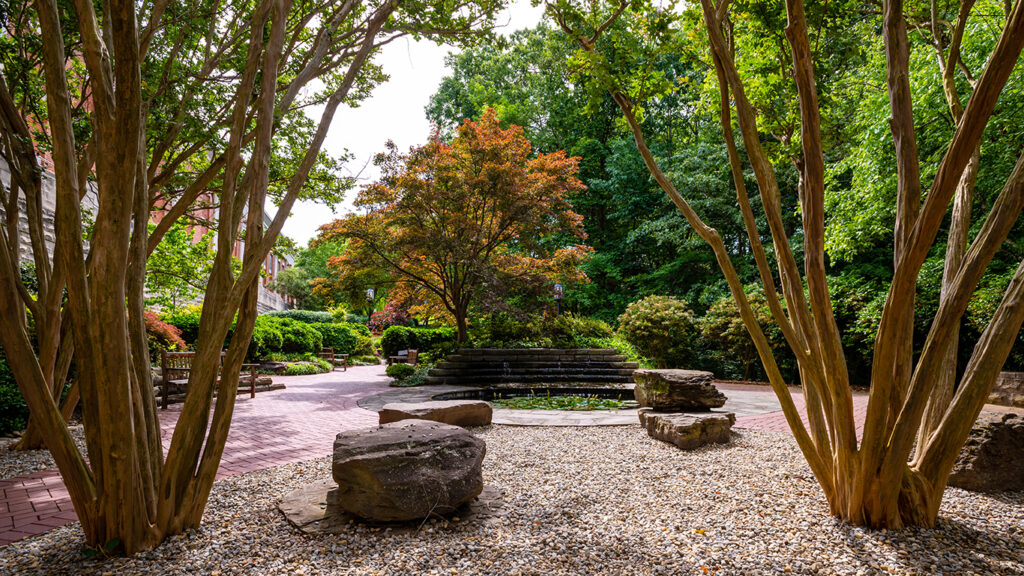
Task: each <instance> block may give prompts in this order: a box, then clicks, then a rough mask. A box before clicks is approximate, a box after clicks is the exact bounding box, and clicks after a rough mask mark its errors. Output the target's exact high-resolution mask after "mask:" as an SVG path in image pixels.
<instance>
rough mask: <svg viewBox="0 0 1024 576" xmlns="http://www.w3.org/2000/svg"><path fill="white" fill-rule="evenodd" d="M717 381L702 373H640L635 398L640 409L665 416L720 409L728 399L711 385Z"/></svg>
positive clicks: (689, 371) (635, 377) (707, 373)
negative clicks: (665, 413) (643, 408)
mask: <svg viewBox="0 0 1024 576" xmlns="http://www.w3.org/2000/svg"><path fill="white" fill-rule="evenodd" d="M714 377H715V375H714V374H712V373H711V372H703V371H699V370H637V371H636V372H634V373H633V379H634V380H635V381H636V388H635V389H634V394H635V395H636V401H637V402H639V403H640V405H641V406H644V407H647V408H653V409H655V410H659V411H663V412H691V411H697V412H700V411H706V410H711V409H712V408H721V407H722V406H723V405H724V404H725V401H726V400H727V398H726V397H725V394H722V393H721V392H719V391H718V389H717V388H715V387H714V385H712V384H711V381H712V380H713V379H714Z"/></svg>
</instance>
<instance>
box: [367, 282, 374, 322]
mask: <svg viewBox="0 0 1024 576" xmlns="http://www.w3.org/2000/svg"><path fill="white" fill-rule="evenodd" d="M374 296H376V292H374V291H373V288H367V289H366V321H367V323H369V321H370V316H373V298H374Z"/></svg>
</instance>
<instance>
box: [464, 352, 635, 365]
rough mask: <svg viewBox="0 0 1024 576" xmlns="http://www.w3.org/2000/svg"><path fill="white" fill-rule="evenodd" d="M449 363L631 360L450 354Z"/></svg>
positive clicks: (618, 359)
mask: <svg viewBox="0 0 1024 576" xmlns="http://www.w3.org/2000/svg"><path fill="white" fill-rule="evenodd" d="M447 360H448V361H449V362H470V363H475V364H476V363H488V362H499V363H500V362H509V363H512V362H515V363H519V362H625V361H627V360H629V358H627V357H626V356H624V355H622V354H522V355H500V354H494V355H486V356H480V355H470V354H450V355H449V356H448V358H447Z"/></svg>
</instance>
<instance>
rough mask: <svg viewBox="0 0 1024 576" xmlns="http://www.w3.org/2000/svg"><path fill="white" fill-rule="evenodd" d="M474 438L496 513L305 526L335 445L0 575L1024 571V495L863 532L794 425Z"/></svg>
mask: <svg viewBox="0 0 1024 576" xmlns="http://www.w3.org/2000/svg"><path fill="white" fill-rule="evenodd" d="M475 432H476V433H477V434H479V435H480V436H481V437H482V438H484V439H485V440H486V441H487V452H488V453H487V458H486V460H485V462H484V481H485V483H487V484H489V485H492V486H495V487H498V488H501V489H502V490H503V491H504V500H505V506H504V509H503V511H502V514H500V515H499V516H497V517H493V518H488V519H486V520H475V521H466V520H459V521H455V520H454V519H453V520H452V521H450V522H447V521H443V520H442V521H432V522H429V523H427V524H425V525H424V526H423V527H422V529H421V530H419V531H410V530H405V531H392V530H389V529H382V528H374V527H368V526H360V525H358V524H353V525H351V530H350V531H349V532H348V533H345V534H341V535H337V536H305V535H302V534H300V533H299V532H298V531H297V530H295V529H294V528H292V527H291V526H290V525H289V524H288V523H287V522H286V521H285V519H284V517H283V516H282V514H281V513H280V512H279V511H278V510H277V508H276V504H277V502H278V500H279V499H280V497H281V496H282V495H284V494H285V493H287V492H288V491H290V490H292V489H294V488H297V487H300V486H302V485H304V484H308V483H311V482H313V481H316V480H320V479H323V478H326V477H329V475H330V459H329V458H326V457H325V458H321V459H317V460H312V461H307V462H300V463H296V464H289V465H285V466H279V467H276V468H272V469H269V470H263V471H260V472H254V473H251V474H246V475H242V476H236V477H233V478H229V479H226V480H223V481H220V482H218V483H217V484H216V485H215V487H214V490H213V494H212V496H211V498H210V502H209V508H208V509H207V513H206V518H205V521H204V523H203V527H202V529H200V530H199V531H196V532H191V533H188V534H184V535H180V536H176V537H174V538H171V539H170V540H169V541H167V542H166V543H164V544H163V545H162V546H160V547H159V548H158V549H156V550H153V551H150V552H145V553H142V554H139V555H137V556H135V557H134V558H129V559H125V558H116V559H108V560H89V559H85V558H84V557H83V555H82V553H81V537H82V535H81V530H80V528H79V527H78V525H72V526H67V527H64V528H60V529H58V530H55V531H53V532H51V533H49V534H45V535H43V536H39V537H36V538H31V539H29V540H26V541H23V542H19V543H16V544H12V545H9V546H7V547H4V548H0V567H3V568H2V569H0V572H2V571H3V570H4V569H6V570H7V571H8V572H9V573H11V574H19V575H20V574H75V575H78V574H83V575H90V574H96V575H106V574H142V573H146V574H209V575H211V576H226V575H229V574H260V575H263V574H268V575H269V574H296V575H313V574H341V575H355V574H367V575H398V574H417V575H418V574H425V575H441V574H459V575H470V574H481V575H483V574H487V575H492V574H494V575H504V574H531V575H532V574H542V575H545V576H550V575H554V574H579V575H591V574H594V575H597V574H607V575H632V574H644V575H647V574H652V575H662V574H664V575H676V574H698V575H701V574H785V573H793V574H823V575H824V574H828V575H831V574H837V575H845V574H921V575H924V574H928V575H932V574H950V575H952V574H956V575H960V574H966V575H971V574H981V575H999V576H1004V575H1006V576H1010V575H1024V493H1006V494H1002V495H999V496H983V495H979V494H973V493H969V492H965V491H961V490H958V489H949V490H947V491H946V498H945V499H944V502H943V505H942V511H941V513H940V517H941V518H940V522H939V526H938V527H937V528H936V529H934V530H921V529H909V530H904V531H899V532H885V531H868V530H864V529H861V528H856V527H853V526H849V525H844V524H842V523H840V522H838V521H836V520H835V519H833V518H832V517H831V516H829V515H828V511H827V508H826V505H825V501H824V498H823V497H822V494H821V491H820V489H819V488H818V486H817V484H816V483H815V482H814V480H813V478H812V477H811V473H810V471H809V469H808V468H807V466H806V464H804V461H803V458H802V457H801V455H800V453H799V451H798V450H797V448H796V445H795V444H794V442H793V440H792V438H790V437H789V436H786V435H780V434H773V433H768V432H755V431H741V432H740V434H739V435H737V436H736V437H735V438H734V442H733V443H732V444H731V445H727V446H714V447H706V448H703V449H700V450H697V451H693V452H683V451H680V450H678V449H676V448H675V447H673V446H670V445H668V444H664V443H661V442H658V441H655V440H652V439H650V438H648V437H647V435H646V434H645V433H644V432H643V431H642V430H641V429H640V428H639V427H638V426H623V427H604V428H525V427H523V428H520V427H498V426H495V427H491V428H482V429H477V430H475Z"/></svg>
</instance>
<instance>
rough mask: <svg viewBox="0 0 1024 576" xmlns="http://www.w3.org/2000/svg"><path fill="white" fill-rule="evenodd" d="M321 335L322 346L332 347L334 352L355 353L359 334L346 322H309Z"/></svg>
mask: <svg viewBox="0 0 1024 576" xmlns="http://www.w3.org/2000/svg"><path fill="white" fill-rule="evenodd" d="M309 327H310V328H312V329H314V330H316V331H317V332H319V333H320V335H321V336H322V337H323V347H324V348H334V353H335V354H355V353H356V350H357V349H358V348H359V340H360V338H361V334H359V332H358V331H357V330H354V329H353V328H352V327H351V326H350V325H348V324H325V323H317V324H310V325H309Z"/></svg>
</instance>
